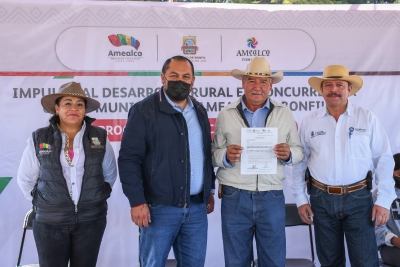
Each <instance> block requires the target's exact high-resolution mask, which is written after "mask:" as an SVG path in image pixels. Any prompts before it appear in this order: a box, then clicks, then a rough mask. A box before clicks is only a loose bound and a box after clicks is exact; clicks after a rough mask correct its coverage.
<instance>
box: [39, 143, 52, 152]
mask: <svg viewBox="0 0 400 267" xmlns="http://www.w3.org/2000/svg"><path fill="white" fill-rule="evenodd" d="M52 149H53V147H52V146H51V145H49V144H47V143H40V144H39V154H40V155H49V154H50V153H51V150H52Z"/></svg>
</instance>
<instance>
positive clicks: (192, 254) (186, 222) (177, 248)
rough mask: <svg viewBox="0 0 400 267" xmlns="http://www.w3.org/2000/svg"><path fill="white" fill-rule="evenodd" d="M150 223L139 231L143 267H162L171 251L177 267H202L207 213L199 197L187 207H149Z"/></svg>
mask: <svg viewBox="0 0 400 267" xmlns="http://www.w3.org/2000/svg"><path fill="white" fill-rule="evenodd" d="M149 209H150V215H151V223H150V224H149V227H147V228H145V227H141V228H140V239H139V245H140V248H139V249H140V253H139V259H140V262H141V264H142V266H143V267H164V266H165V264H166V260H167V257H168V253H169V251H170V250H171V246H172V247H173V250H174V255H175V259H176V261H177V266H178V267H189V266H190V267H203V266H204V262H205V259H206V247H207V229H208V221H207V212H206V204H205V203H204V202H203V200H202V199H201V198H196V199H191V200H190V206H189V207H187V208H177V207H173V206H167V205H160V204H155V203H152V204H149Z"/></svg>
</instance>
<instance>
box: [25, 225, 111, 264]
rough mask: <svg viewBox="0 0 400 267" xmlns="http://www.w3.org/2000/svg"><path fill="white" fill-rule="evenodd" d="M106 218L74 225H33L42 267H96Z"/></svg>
mask: <svg viewBox="0 0 400 267" xmlns="http://www.w3.org/2000/svg"><path fill="white" fill-rule="evenodd" d="M106 224H107V219H106V217H104V218H101V219H96V220H90V221H86V222H80V223H77V224H73V225H51V224H46V223H41V222H37V221H35V220H34V221H33V236H34V238H35V242H36V247H37V250H38V255H39V265H40V267H55V266H57V267H67V266H68V261H69V262H70V267H95V266H96V262H97V256H98V254H99V249H100V244H101V240H102V238H103V233H104V230H105V229H106Z"/></svg>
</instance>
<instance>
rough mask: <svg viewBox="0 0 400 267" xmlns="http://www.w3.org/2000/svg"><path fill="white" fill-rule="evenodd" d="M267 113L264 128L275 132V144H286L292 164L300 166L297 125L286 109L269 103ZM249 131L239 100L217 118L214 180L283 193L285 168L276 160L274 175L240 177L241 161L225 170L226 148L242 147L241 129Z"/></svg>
mask: <svg viewBox="0 0 400 267" xmlns="http://www.w3.org/2000/svg"><path fill="white" fill-rule="evenodd" d="M270 104H271V105H270V112H269V114H268V116H267V120H266V122H265V127H276V128H278V144H280V143H287V144H288V145H289V146H290V152H291V153H292V164H295V163H298V162H300V161H301V160H302V159H303V157H304V150H303V147H302V145H301V143H300V138H299V135H298V132H297V126H296V122H295V120H294V118H293V115H292V112H291V111H290V110H289V108H288V107H286V106H285V105H283V104H281V103H279V102H276V101H274V100H272V99H270ZM246 127H249V126H248V124H247V122H246V118H245V117H244V114H243V110H242V105H241V101H240V98H239V99H238V100H236V101H235V102H233V103H230V104H229V105H228V106H226V107H225V108H224V109H223V110H222V111H221V112H220V113H219V115H218V118H217V122H216V126H215V131H214V141H213V145H212V153H213V157H212V159H213V165H214V167H219V168H218V171H217V179H218V181H219V183H220V184H223V185H228V186H232V187H235V188H239V189H243V190H251V191H269V190H282V189H283V180H284V179H285V173H284V171H283V167H284V164H283V163H282V162H281V160H279V159H276V160H277V162H278V163H277V164H278V165H277V174H258V175H241V174H240V161H239V162H237V163H232V165H233V167H232V168H228V167H224V165H223V163H222V160H223V158H224V155H225V153H226V148H227V147H228V146H229V145H241V129H242V128H246Z"/></svg>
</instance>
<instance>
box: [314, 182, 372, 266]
mask: <svg viewBox="0 0 400 267" xmlns="http://www.w3.org/2000/svg"><path fill="white" fill-rule="evenodd" d="M371 195H372V194H371V191H369V190H368V189H366V188H364V189H361V190H358V191H355V192H351V193H348V194H345V195H333V194H328V193H327V192H326V191H323V190H320V189H318V188H316V187H314V186H313V187H312V188H311V192H310V202H311V208H312V210H313V212H314V230H315V242H316V247H317V255H318V259H319V262H320V263H321V266H322V267H324V266H335V267H341V266H343V267H344V266H346V257H345V248H344V236H346V243H347V250H348V253H349V259H350V264H351V266H363V267H369V266H374V267H375V266H379V263H378V251H377V247H376V240H375V231H374V229H375V222H374V221H372V220H371V218H372V208H373V205H374V204H373V200H372V196H371Z"/></svg>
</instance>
